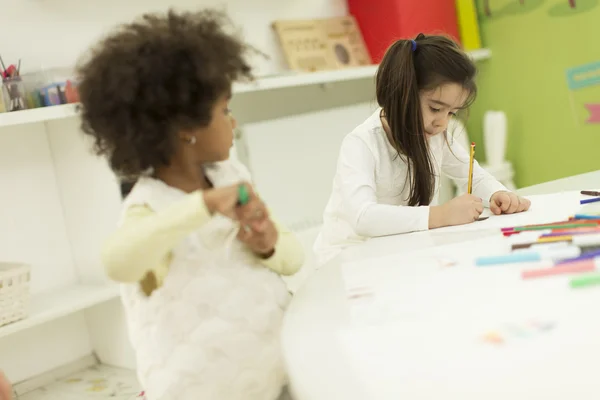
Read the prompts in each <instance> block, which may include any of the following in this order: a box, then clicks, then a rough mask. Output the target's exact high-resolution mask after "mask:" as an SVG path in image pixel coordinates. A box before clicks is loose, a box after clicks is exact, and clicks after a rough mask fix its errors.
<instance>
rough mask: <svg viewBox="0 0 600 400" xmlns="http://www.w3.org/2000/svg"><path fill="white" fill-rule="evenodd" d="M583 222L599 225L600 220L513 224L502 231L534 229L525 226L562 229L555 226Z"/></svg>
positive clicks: (581, 223) (580, 223)
mask: <svg viewBox="0 0 600 400" xmlns="http://www.w3.org/2000/svg"><path fill="white" fill-rule="evenodd" d="M583 224H595V225H599V224H600V222H599V221H596V220H593V221H583V220H582V221H576V222H575V221H573V220H567V221H559V222H549V223H545V224H532V225H522V226H513V227H509V228H502V229H501V231H502V232H511V231H522V230H532V229H525V228H546V229H560V228H554V227H556V226H558V227H565V226H570V225H583Z"/></svg>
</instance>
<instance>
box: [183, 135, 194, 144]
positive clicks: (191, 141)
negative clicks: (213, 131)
mask: <svg viewBox="0 0 600 400" xmlns="http://www.w3.org/2000/svg"><path fill="white" fill-rule="evenodd" d="M183 140H185V142H186V143H187V144H190V145H194V144H196V136H193V135H189V136H186V137H184V138H183Z"/></svg>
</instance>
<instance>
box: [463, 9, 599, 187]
mask: <svg viewBox="0 0 600 400" xmlns="http://www.w3.org/2000/svg"><path fill="white" fill-rule="evenodd" d="M599 2H600V0H576V8H575V9H574V10H573V9H572V8H570V7H569V2H568V0H545V1H544V0H524V4H523V5H522V4H521V3H520V1H519V0H489V4H490V9H491V13H492V15H491V17H488V16H486V15H484V13H483V10H484V7H483V4H484V0H477V1H476V3H477V8H478V10H479V21H480V29H481V36H482V41H483V45H484V47H487V48H489V49H491V50H492V58H491V59H489V60H487V61H482V62H480V63H479V68H480V71H479V78H478V79H479V97H478V99H477V101H476V103H475V104H474V105H473V108H472V109H471V112H470V115H469V120H468V130H469V135H470V136H471V137H472V140H475V141H477V142H478V143H482V144H483V145H484V146H485V144H484V143H483V140H482V126H483V113H484V112H485V111H486V110H490V109H492V110H503V111H505V112H506V113H507V119H508V129H509V131H508V144H507V159H508V160H510V161H512V162H513V165H514V168H515V171H516V175H515V181H516V184H517V186H519V187H523V186H528V185H532V184H536V183H540V182H546V181H549V180H553V179H558V178H562V177H566V176H570V175H574V174H579V173H584V172H589V171H593V170H598V169H600V124H598V123H596V124H588V123H586V120H587V119H588V118H589V112H588V111H587V110H586V108H585V106H584V104H586V103H595V104H600V85H597V86H595V87H592V88H586V89H581V90H578V91H574V92H569V90H568V88H567V80H566V70H567V69H568V68H572V67H576V66H580V65H583V64H588V63H592V62H597V61H600V45H599V40H600V5H599V4H598V3H599ZM570 95H571V96H572V97H573V102H574V105H575V109H576V113H577V116H575V112H574V111H573V107H572V106H571V101H570ZM479 147H480V146H478V148H479ZM482 147H483V146H482ZM478 158H481V159H483V158H484V153H483V151H478ZM597 186H598V187H600V182H598V185H597ZM582 189H583V188H582Z"/></svg>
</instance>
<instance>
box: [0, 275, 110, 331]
mask: <svg viewBox="0 0 600 400" xmlns="http://www.w3.org/2000/svg"><path fill="white" fill-rule="evenodd" d="M118 296H119V287H118V286H117V285H114V284H111V285H106V284H105V285H89V284H86V285H84V284H76V285H72V286H67V287H65V288H60V289H56V290H53V291H51V292H48V293H42V294H39V295H34V296H32V297H31V304H30V307H29V316H28V317H27V318H25V319H23V320H21V321H17V322H14V323H12V324H8V325H5V326H2V327H0V338H2V337H5V336H8V335H12V334H13V333H17V332H20V331H23V330H25V329H29V328H33V327H35V326H38V325H41V324H43V323H45V322H49V321H52V320H55V319H58V318H61V317H64V316H67V315H69V314H73V313H76V312H78V311H81V310H85V309H86V308H90V307H92V306H95V305H97V304H101V303H104V302H106V301H108V300H112V299H114V298H117V297H118Z"/></svg>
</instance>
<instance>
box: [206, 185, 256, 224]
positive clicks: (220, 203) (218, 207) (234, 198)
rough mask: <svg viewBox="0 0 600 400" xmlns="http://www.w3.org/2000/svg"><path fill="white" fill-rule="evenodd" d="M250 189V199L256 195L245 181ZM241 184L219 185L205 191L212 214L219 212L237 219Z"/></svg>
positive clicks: (207, 205)
mask: <svg viewBox="0 0 600 400" xmlns="http://www.w3.org/2000/svg"><path fill="white" fill-rule="evenodd" d="M244 185H245V186H246V189H247V191H248V195H249V197H250V200H251V201H252V199H253V198H254V197H255V196H256V194H255V193H254V190H252V186H250V185H249V184H247V183H244ZM238 187H239V184H235V185H231V186H225V187H219V188H214V189H208V190H205V191H204V192H203V195H204V204H205V205H206V208H207V209H208V211H209V212H210V213H211V214H214V213H219V214H221V215H224V216H226V217H228V218H231V219H234V220H237V219H238V214H237V208H238V207H237V206H238V204H237V202H238V193H239V192H238V190H239V188H238Z"/></svg>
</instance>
